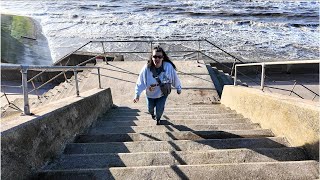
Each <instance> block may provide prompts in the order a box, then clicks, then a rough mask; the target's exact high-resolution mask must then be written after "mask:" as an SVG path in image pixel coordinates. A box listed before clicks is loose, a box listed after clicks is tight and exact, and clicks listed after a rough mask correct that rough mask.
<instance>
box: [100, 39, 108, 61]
mask: <svg viewBox="0 0 320 180" xmlns="http://www.w3.org/2000/svg"><path fill="white" fill-rule="evenodd" d="M101 46H102V51H103V55H104V61H105V62H107V55H106V50H105V49H104V44H103V42H101Z"/></svg>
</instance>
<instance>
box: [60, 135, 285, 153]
mask: <svg viewBox="0 0 320 180" xmlns="http://www.w3.org/2000/svg"><path fill="white" fill-rule="evenodd" d="M287 146H289V144H288V142H287V140H286V139H285V138H283V137H264V138H230V139H206V140H195V141H192V140H173V141H136V142H104V143H69V144H67V145H66V148H65V151H64V152H65V153H66V154H82V153H112V152H117V153H121V152H123V153H125V152H159V151H192V150H213V149H235V148H278V147H287Z"/></svg>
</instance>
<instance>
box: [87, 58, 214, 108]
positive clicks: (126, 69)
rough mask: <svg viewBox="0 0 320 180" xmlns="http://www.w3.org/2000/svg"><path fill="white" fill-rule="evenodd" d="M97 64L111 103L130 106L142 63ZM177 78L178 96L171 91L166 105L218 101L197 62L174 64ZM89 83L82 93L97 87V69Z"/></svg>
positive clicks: (142, 96)
mask: <svg viewBox="0 0 320 180" xmlns="http://www.w3.org/2000/svg"><path fill="white" fill-rule="evenodd" d="M108 63H109V64H106V63H98V64H97V66H99V67H101V70H100V71H101V81H102V87H103V88H111V91H112V92H113V93H112V95H113V99H114V104H116V105H132V104H133V98H134V95H135V94H134V93H135V92H134V89H135V83H136V81H137V79H138V76H139V73H140V71H141V69H142V67H143V66H144V65H145V64H146V61H122V62H108ZM174 64H175V65H176V67H177V70H178V71H177V72H178V77H179V78H180V81H181V84H182V93H181V94H180V95H178V94H177V93H176V90H175V89H173V90H172V92H171V94H170V95H169V97H168V99H167V102H168V103H167V104H186V103H193V104H197V103H199V104H212V103H216V102H218V101H219V100H220V98H219V96H218V94H217V91H216V89H215V87H214V84H213V82H212V80H211V78H210V75H209V73H208V70H207V67H206V65H205V64H204V63H203V62H202V61H201V62H200V63H197V62H196V61H174ZM90 78H91V79H92V81H91V82H92V83H88V84H86V85H85V86H84V87H83V88H82V91H83V90H86V89H91V88H94V87H97V86H98V85H97V83H98V81H97V79H98V77H97V70H93V71H92V74H91V77H90ZM138 104H145V92H142V94H141V97H140V102H139V103H138Z"/></svg>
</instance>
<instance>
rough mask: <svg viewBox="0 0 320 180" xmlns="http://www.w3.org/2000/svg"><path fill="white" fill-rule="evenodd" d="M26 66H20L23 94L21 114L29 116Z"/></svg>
mask: <svg viewBox="0 0 320 180" xmlns="http://www.w3.org/2000/svg"><path fill="white" fill-rule="evenodd" d="M27 73H28V66H24V65H21V75H22V92H23V102H24V106H23V110H24V111H23V113H24V115H30V114H31V113H30V107H29V98H28V79H27V75H28V74H27Z"/></svg>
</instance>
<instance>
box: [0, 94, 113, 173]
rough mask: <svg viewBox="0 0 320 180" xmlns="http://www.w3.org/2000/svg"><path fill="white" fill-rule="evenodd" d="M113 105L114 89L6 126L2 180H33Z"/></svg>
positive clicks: (70, 100) (69, 101) (72, 100)
mask: <svg viewBox="0 0 320 180" xmlns="http://www.w3.org/2000/svg"><path fill="white" fill-rule="evenodd" d="M112 105H113V102H112V96H111V91H110V89H103V90H101V89H98V90H97V89H95V90H91V91H87V92H84V93H82V94H81V97H70V98H67V99H66V100H61V101H58V102H55V103H52V104H48V105H47V106H45V107H43V108H42V109H38V110H37V111H35V112H33V113H34V114H35V115H33V116H20V117H17V118H16V119H12V120H11V121H8V122H6V123H5V124H4V125H3V127H2V130H1V147H2V148H1V178H2V179H28V178H31V177H32V176H33V175H34V173H35V172H36V171H37V170H38V169H39V168H41V167H42V166H43V165H45V164H46V163H48V162H49V161H50V160H52V159H53V158H55V157H57V156H58V155H59V154H60V153H61V152H62V150H63V149H64V146H65V144H66V143H68V142H71V141H72V140H73V139H74V137H75V136H76V135H77V134H79V133H82V132H83V131H84V130H85V129H86V128H87V127H89V126H90V125H91V124H92V123H93V122H95V121H96V119H97V117H98V116H100V115H101V114H102V113H104V112H105V111H107V110H108V109H110V108H111V107H112Z"/></svg>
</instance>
